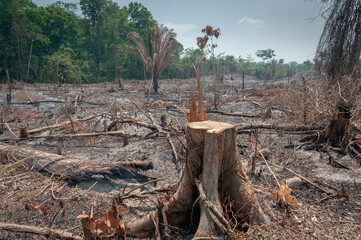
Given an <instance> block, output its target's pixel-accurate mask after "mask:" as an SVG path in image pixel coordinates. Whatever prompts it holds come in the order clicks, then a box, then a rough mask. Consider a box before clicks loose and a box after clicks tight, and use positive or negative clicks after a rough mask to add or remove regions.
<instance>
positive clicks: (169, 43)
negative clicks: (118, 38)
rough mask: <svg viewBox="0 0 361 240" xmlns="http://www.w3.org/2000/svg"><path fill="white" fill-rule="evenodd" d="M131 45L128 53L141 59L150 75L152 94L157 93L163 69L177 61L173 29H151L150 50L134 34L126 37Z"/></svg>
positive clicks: (176, 45) (162, 27) (159, 27)
mask: <svg viewBox="0 0 361 240" xmlns="http://www.w3.org/2000/svg"><path fill="white" fill-rule="evenodd" d="M127 39H129V40H130V41H131V42H132V43H133V45H132V46H129V49H128V50H129V52H130V53H132V54H134V55H136V56H137V57H139V59H141V61H142V62H143V64H145V66H146V70H147V71H148V72H150V73H151V83H152V82H153V87H154V92H158V88H159V84H158V80H159V78H160V76H161V74H162V71H163V70H164V68H165V67H166V66H167V65H168V64H169V63H170V62H171V61H172V60H175V59H177V56H176V50H177V48H178V46H179V43H178V41H177V40H176V33H174V32H173V29H168V28H167V27H165V26H163V25H160V26H155V27H152V28H151V39H150V40H151V49H149V47H148V46H147V44H146V43H145V42H144V39H143V38H142V37H141V36H140V35H139V34H138V33H136V32H131V33H129V34H128V35H127Z"/></svg>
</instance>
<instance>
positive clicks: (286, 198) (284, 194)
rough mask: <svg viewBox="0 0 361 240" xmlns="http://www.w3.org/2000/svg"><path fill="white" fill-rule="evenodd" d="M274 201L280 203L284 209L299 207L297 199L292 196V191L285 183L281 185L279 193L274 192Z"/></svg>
mask: <svg viewBox="0 0 361 240" xmlns="http://www.w3.org/2000/svg"><path fill="white" fill-rule="evenodd" d="M272 199H273V200H274V201H277V202H278V203H280V204H281V206H282V207H287V206H290V207H292V208H296V207H297V205H298V201H297V198H295V197H293V196H291V189H289V188H288V186H287V184H286V183H284V182H281V183H280V188H279V189H278V191H274V192H272Z"/></svg>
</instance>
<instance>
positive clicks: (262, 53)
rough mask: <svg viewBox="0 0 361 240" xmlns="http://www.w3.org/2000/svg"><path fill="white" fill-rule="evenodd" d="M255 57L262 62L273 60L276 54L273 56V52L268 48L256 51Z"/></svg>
mask: <svg viewBox="0 0 361 240" xmlns="http://www.w3.org/2000/svg"><path fill="white" fill-rule="evenodd" d="M256 56H257V57H259V58H262V60H263V62H264V61H267V60H269V59H271V58H273V57H274V56H276V54H275V50H273V49H270V48H268V49H265V50H257V52H256Z"/></svg>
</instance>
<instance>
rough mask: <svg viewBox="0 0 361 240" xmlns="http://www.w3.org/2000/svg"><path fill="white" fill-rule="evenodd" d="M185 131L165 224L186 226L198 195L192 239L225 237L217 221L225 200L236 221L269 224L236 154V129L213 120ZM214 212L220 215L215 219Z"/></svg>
mask: <svg viewBox="0 0 361 240" xmlns="http://www.w3.org/2000/svg"><path fill="white" fill-rule="evenodd" d="M187 132H188V134H187V141H188V146H187V148H188V149H187V159H186V165H185V169H184V171H183V175H182V178H181V181H180V184H179V188H178V190H177V191H176V193H175V194H174V196H173V197H172V198H171V199H170V200H169V204H166V206H165V213H166V216H167V220H168V224H169V225H172V226H177V227H186V226H189V223H191V219H192V217H193V216H191V213H192V212H194V209H193V208H194V205H195V201H196V200H197V199H198V197H199V196H200V192H201V193H202V192H204V195H205V197H204V196H203V197H201V199H200V200H201V201H197V202H198V203H199V205H200V207H199V209H200V213H199V223H198V228H197V231H196V234H195V237H207V236H224V235H225V231H224V228H222V227H221V226H220V222H221V223H222V220H221V219H220V218H222V213H223V208H222V202H223V200H224V199H226V198H227V199H229V200H230V201H232V203H233V207H232V211H233V213H237V215H238V216H242V217H241V219H238V222H246V223H248V224H253V223H257V224H268V223H269V219H268V217H267V216H266V215H265V214H264V213H263V211H262V209H261V208H260V205H259V203H258V200H257V197H256V195H255V194H254V191H253V188H252V185H251V183H250V182H249V180H248V178H247V176H246V174H245V173H244V172H243V170H242V167H241V163H240V161H239V157H238V153H237V151H236V144H235V143H236V130H235V127H234V126H233V125H230V124H227V123H222V122H215V121H201V122H191V123H188V126H187ZM196 181H197V184H196ZM197 185H198V186H197ZM201 195H202V194H201ZM192 209H193V211H192ZM216 212H218V213H221V214H218V215H221V216H220V217H219V216H218V217H217V214H216ZM240 213H241V214H240ZM148 218H149V217H148ZM138 221H139V220H138ZM143 221H144V219H143ZM223 222H224V221H223ZM132 224H134V223H129V224H128V225H127V233H128V234H130V235H138V234H139V232H136V231H134V230H135V229H133V228H132V227H131V226H132ZM193 224H194V223H193ZM146 226H147V229H144V230H146V231H149V224H148V225H146ZM137 230H138V231H139V228H138V229H137ZM143 233H144V232H143ZM138 236H139V235H138Z"/></svg>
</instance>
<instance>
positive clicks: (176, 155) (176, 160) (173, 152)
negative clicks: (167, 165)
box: [167, 133, 179, 171]
mask: <svg viewBox="0 0 361 240" xmlns="http://www.w3.org/2000/svg"><path fill="white" fill-rule="evenodd" d="M167 140H168V142H169V145H170V147H171V149H172V154H173V157H174V158H173V163H174V166H175V168H176V169H177V171H178V170H179V169H178V162H179V158H178V154H177V150H176V149H175V147H174V144H173V141H172V139H171V136H170V133H167Z"/></svg>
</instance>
